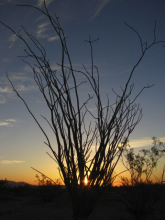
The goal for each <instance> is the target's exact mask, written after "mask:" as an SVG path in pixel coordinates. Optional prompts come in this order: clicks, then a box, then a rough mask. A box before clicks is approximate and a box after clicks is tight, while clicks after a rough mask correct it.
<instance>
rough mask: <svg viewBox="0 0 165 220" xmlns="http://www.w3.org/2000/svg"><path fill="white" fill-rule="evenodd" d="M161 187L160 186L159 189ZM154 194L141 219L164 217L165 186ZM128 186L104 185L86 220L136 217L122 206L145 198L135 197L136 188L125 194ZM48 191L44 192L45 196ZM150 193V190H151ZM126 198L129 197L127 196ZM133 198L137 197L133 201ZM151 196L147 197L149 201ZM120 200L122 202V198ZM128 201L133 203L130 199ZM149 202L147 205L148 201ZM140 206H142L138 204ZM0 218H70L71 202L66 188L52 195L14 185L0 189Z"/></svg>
mask: <svg viewBox="0 0 165 220" xmlns="http://www.w3.org/2000/svg"><path fill="white" fill-rule="evenodd" d="M160 188H161V189H160ZM158 193H159V196H158V198H157V197H156V198H154V199H153V201H154V200H157V201H156V202H155V204H154V205H153V206H152V208H151V209H150V210H149V213H147V215H144V218H143V219H146V220H148V219H150V220H152V219H153V220H164V219H165V186H159V190H158ZM128 194H129V190H128V191H127V190H125V189H120V188H119V187H114V188H111V189H107V190H106V191H105V193H104V194H103V195H102V197H101V198H100V200H99V202H98V204H97V206H96V208H95V210H94V211H93V213H92V214H91V216H90V217H89V220H99V219H101V220H129V219H130V220H131V219H136V218H135V216H133V215H132V214H131V212H130V211H128V209H127V208H126V200H127V199H128V202H127V204H128V203H131V201H132V200H131V199H132V198H133V197H134V200H133V201H134V205H135V207H136V208H137V206H138V205H139V202H140V205H143V206H145V205H146V204H145V203H146V202H144V201H139V200H141V197H138V198H135V197H136V196H139V195H140V194H139V192H138V189H136V190H134V191H133V192H131V194H129V195H128ZM47 195H48V196H47ZM152 195H153V194H152ZM129 199H130V200H129ZM135 199H137V201H135ZM151 200H152V198H149V202H150V201H151ZM123 201H124V202H123ZM130 205H133V204H132V203H131V204H130ZM148 206H150V205H148ZM140 208H141V209H142V207H140ZM0 219H3V220H15V219H16V220H30V219H32V220H42V219H43V220H45V219H49V220H53V219H56V220H71V219H72V206H71V201H70V198H69V194H68V193H67V191H66V190H64V189H63V190H61V189H60V193H58V190H56V193H55V194H54V196H53V197H50V196H49V193H48V194H43V193H41V192H39V191H38V192H37V193H34V192H33V191H31V190H29V189H28V190H27V189H24V188H23V187H17V188H15V189H14V190H13V189H12V190H9V189H8V190H6V189H5V190H2V188H1V193H0ZM141 219H142V218H141Z"/></svg>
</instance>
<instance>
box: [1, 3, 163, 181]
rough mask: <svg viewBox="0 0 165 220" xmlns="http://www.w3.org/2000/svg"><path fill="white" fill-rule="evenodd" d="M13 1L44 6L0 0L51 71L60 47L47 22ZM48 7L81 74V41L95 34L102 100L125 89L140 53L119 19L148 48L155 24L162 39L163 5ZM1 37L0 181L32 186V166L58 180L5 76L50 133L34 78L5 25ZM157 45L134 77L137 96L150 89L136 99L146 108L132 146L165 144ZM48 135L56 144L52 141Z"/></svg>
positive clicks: (85, 49)
mask: <svg viewBox="0 0 165 220" xmlns="http://www.w3.org/2000/svg"><path fill="white" fill-rule="evenodd" d="M16 4H32V5H36V6H38V7H41V8H43V1H41V0H30V1H27V0H1V1H0V20H1V21H3V22H4V23H6V24H7V25H9V26H11V27H12V28H13V29H14V30H16V31H19V30H21V25H23V26H24V27H26V29H27V30H28V32H30V33H31V34H33V35H34V36H35V37H36V38H37V39H38V40H39V41H40V42H41V43H42V44H43V45H44V47H45V49H46V51H47V56H48V57H49V60H50V64H51V66H52V68H53V69H58V67H57V64H56V63H57V62H60V44H59V40H58V37H57V35H56V34H54V32H53V31H52V29H51V25H50V24H49V22H48V20H46V19H45V18H44V17H43V15H42V14H41V13H39V12H37V11H35V10H33V9H30V8H25V7H17V6H16ZM47 4H48V8H49V10H50V12H51V13H53V12H55V13H56V15H57V16H58V17H59V18H60V23H61V25H62V27H63V28H64V31H65V33H66V35H67V36H68V39H67V43H68V48H69V51H70V55H71V58H72V62H73V65H74V67H75V68H77V69H82V64H85V66H86V67H87V68H90V51H89V46H88V44H87V43H86V42H85V41H84V40H87V39H88V38H89V35H90V36H91V38H92V39H96V38H98V37H99V41H97V42H96V43H95V44H94V48H93V49H94V62H95V65H96V66H97V67H98V68H99V71H100V79H101V94H102V98H103V100H104V99H105V97H106V94H109V97H110V101H111V100H112V103H113V101H114V95H113V92H112V89H111V88H114V89H115V91H116V92H120V86H124V84H125V82H126V80H127V78H128V76H129V73H130V71H131V69H132V67H133V66H134V65H135V63H136V62H137V60H138V58H139V57H140V54H141V48H140V43H139V39H138V38H137V36H136V35H135V33H134V32H133V31H132V30H130V29H129V28H128V27H127V26H126V25H125V24H124V22H127V23H128V24H129V25H130V26H132V27H134V29H136V30H137V31H138V32H139V34H140V35H141V37H142V39H143V42H146V41H147V42H148V44H149V43H151V42H152V40H153V37H154V36H153V29H154V22H155V21H157V28H156V33H157V39H158V40H165V28H164V27H165V14H164V11H165V3H164V1H163V0H157V1H156V0H145V1H137V0H90V1H88V0H61V1H57V0H48V1H47ZM0 33H1V35H0V51H1V52H0V179H4V178H7V179H10V180H15V181H22V180H23V181H26V182H30V183H34V179H35V178H34V176H35V172H34V171H33V170H32V169H31V168H30V167H31V166H33V167H35V168H36V169H38V170H40V171H42V172H43V173H45V174H46V175H48V176H51V178H55V177H57V176H58V170H57V169H56V168H57V165H56V164H54V162H53V161H51V159H50V158H49V157H48V156H47V155H46V154H45V152H46V151H48V149H47V147H46V146H45V145H44V143H43V142H44V141H45V139H44V136H43V135H42V133H41V131H40V130H39V128H38V127H37V125H36V124H35V122H34V121H33V119H32V117H31V116H30V115H29V113H28V112H27V110H26V108H25V106H24V105H23V103H22V102H21V100H20V99H18V98H17V96H16V95H15V94H14V93H13V91H12V89H11V86H10V84H9V82H8V80H7V79H6V72H8V74H9V76H10V79H11V80H12V82H13V83H14V85H15V86H16V88H17V90H18V91H19V92H20V94H21V95H22V96H23V97H24V99H25V100H26V101H27V103H28V105H29V107H30V109H31V110H32V112H33V113H34V114H35V116H36V118H37V119H38V120H39V121H40V122H41V124H42V125H43V127H44V129H45V130H46V131H47V132H48V133H49V128H48V126H47V125H46V124H45V122H44V121H43V119H42V118H41V117H40V114H42V115H45V116H48V117H49V112H48V110H47V108H46V105H45V103H44V100H43V99H42V96H41V94H40V93H39V92H38V89H37V86H36V84H35V83H34V81H33V73H32V72H31V70H30V68H29V66H28V65H26V64H25V63H24V62H22V60H21V58H19V57H17V56H20V55H24V49H25V45H24V44H23V43H22V42H21V41H20V40H19V39H17V38H16V36H15V35H14V34H13V33H11V32H10V31H9V30H8V29H6V28H5V27H3V26H2V25H0ZM21 33H22V34H23V30H21ZM162 46H163V44H158V45H155V46H154V47H152V48H151V49H150V50H149V51H148V52H147V53H146V55H145V57H144V59H143V60H142V62H141V63H140V65H139V67H138V68H137V70H136V71H135V75H134V76H133V78H132V82H134V83H135V88H134V94H136V93H137V92H138V91H139V90H140V89H141V88H142V87H143V86H146V85H152V84H154V86H153V87H152V88H150V89H147V90H145V91H144V92H143V93H142V94H141V96H140V97H139V98H138V100H137V103H140V105H141V108H143V118H142V120H141V122H140V123H139V124H138V125H137V127H136V128H135V130H134V132H133V133H132V135H131V137H130V144H131V146H132V147H147V146H152V140H151V137H152V136H156V137H159V138H160V139H161V140H162V141H163V142H165V117H164V110H165V99H164V95H165V86H164V82H165V47H162ZM87 90H88V88H85V87H84V89H82V90H81V97H86V95H87V93H88V91H87ZM91 108H92V106H91ZM50 136H51V134H50ZM51 138H52V141H54V140H53V136H51ZM55 148H56V146H55Z"/></svg>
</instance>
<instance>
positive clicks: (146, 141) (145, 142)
mask: <svg viewBox="0 0 165 220" xmlns="http://www.w3.org/2000/svg"><path fill="white" fill-rule="evenodd" d="M159 139H160V141H162V142H165V137H160V138H159ZM152 142H153V141H152V139H151V138H149V137H146V138H143V139H137V140H131V141H130V142H129V145H130V146H131V148H136V147H149V146H152Z"/></svg>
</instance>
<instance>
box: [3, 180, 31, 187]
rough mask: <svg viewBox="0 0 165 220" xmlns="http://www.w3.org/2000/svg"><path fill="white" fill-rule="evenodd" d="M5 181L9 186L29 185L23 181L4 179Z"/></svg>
mask: <svg viewBox="0 0 165 220" xmlns="http://www.w3.org/2000/svg"><path fill="white" fill-rule="evenodd" d="M6 183H7V185H8V186H10V187H17V186H30V184H28V183H25V182H15V181H10V180H6Z"/></svg>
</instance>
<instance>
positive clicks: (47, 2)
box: [37, 0, 53, 7]
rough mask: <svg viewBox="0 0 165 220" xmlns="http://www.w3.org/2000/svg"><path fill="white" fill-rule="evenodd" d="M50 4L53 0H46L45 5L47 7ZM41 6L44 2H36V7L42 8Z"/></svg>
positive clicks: (41, 0)
mask: <svg viewBox="0 0 165 220" xmlns="http://www.w3.org/2000/svg"><path fill="white" fill-rule="evenodd" d="M51 2H53V0H46V5H47V6H48V5H49V4H50V3H51ZM43 5H44V1H43V0H38V2H37V7H42V6H43Z"/></svg>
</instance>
